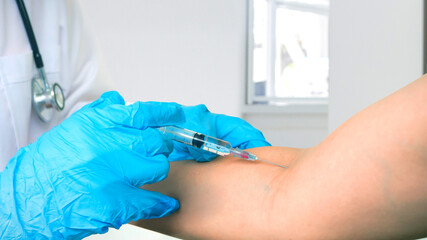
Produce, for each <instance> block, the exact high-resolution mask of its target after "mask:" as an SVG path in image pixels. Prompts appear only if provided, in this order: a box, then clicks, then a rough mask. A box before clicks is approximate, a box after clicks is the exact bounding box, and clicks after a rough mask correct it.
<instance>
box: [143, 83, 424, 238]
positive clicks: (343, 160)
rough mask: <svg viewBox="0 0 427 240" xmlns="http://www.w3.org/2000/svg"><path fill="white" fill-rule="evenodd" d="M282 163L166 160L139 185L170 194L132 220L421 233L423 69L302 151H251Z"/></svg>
mask: <svg viewBox="0 0 427 240" xmlns="http://www.w3.org/2000/svg"><path fill="white" fill-rule="evenodd" d="M250 151H252V152H253V153H255V154H257V155H258V156H259V157H260V158H265V159H266V160H269V161H273V162H277V163H280V164H285V165H289V168H288V169H283V168H279V167H277V166H273V165H269V164H265V163H252V162H246V161H244V160H239V159H235V158H232V157H224V158H218V159H216V160H214V161H213V162H210V163H196V162H194V161H181V162H174V163H171V172H170V175H169V177H168V178H167V179H166V180H165V181H163V182H161V183H157V184H153V185H151V186H147V188H149V189H150V190H155V191H160V192H162V193H165V194H168V195H170V196H173V197H175V198H177V199H179V201H180V203H181V209H180V210H179V211H178V212H177V213H176V214H173V215H171V216H169V217H166V218H162V219H154V220H141V221H139V222H137V223H136V224H137V225H139V226H142V227H144V228H149V229H153V230H155V231H160V232H163V233H166V234H170V235H174V236H178V237H181V238H185V239H189V238H190V239H191V238H196V239H411V238H419V237H423V236H427V76H423V77H422V78H420V79H418V80H416V81H414V82H413V83H411V84H410V85H408V86H406V87H405V88H402V89H401V90H399V91H397V92H395V93H394V94H392V95H390V96H388V97H387V98H385V99H383V100H381V101H379V102H377V103H375V104H373V105H371V106H369V107H368V108H366V109H365V110H363V111H361V112H360V113H358V114H356V115H355V116H353V117H352V118H351V119H349V120H348V121H347V122H346V123H344V124H343V125H342V126H340V127H339V128H338V129H337V130H335V131H334V132H333V133H332V134H331V135H330V136H329V137H328V138H326V139H325V140H324V141H323V142H322V143H320V144H319V145H317V146H315V147H312V148H308V149H293V148H282V147H265V148H257V149H251V150H250Z"/></svg>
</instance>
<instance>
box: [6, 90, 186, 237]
mask: <svg viewBox="0 0 427 240" xmlns="http://www.w3.org/2000/svg"><path fill="white" fill-rule="evenodd" d="M184 120H185V117H184V114H183V111H182V108H181V107H180V106H179V105H177V104H172V103H170V104H167V103H154V102H151V103H141V102H137V103H135V104H132V105H130V106H125V105H124V100H123V98H122V97H121V96H120V95H119V94H118V93H117V92H108V93H105V94H103V95H102V96H101V97H100V98H99V99H98V100H97V101H95V102H93V103H91V104H88V105H86V106H85V107H83V108H82V109H81V110H79V111H78V112H76V113H74V114H73V115H72V116H71V117H70V118H68V119H66V120H65V121H64V122H63V123H62V124H60V125H59V126H57V127H55V128H53V129H52V130H51V131H49V132H47V133H45V134H44V135H42V136H41V137H40V138H39V139H37V141H36V142H34V143H32V144H30V145H28V146H27V147H24V148H22V149H20V150H19V151H18V152H17V153H16V155H15V156H14V157H13V158H12V159H11V160H10V161H9V163H8V165H7V166H6V169H5V170H4V171H3V172H2V173H1V175H0V239H46V238H49V239H64V238H65V239H70V238H71V239H80V238H83V237H86V236H88V235H91V234H94V233H105V232H107V231H108V228H109V227H114V228H119V227H120V226H121V225H122V224H125V223H128V222H129V221H131V220H137V219H146V218H158V217H162V216H166V215H169V214H170V213H172V212H174V211H175V210H177V209H178V208H179V203H178V201H176V200H175V199H173V198H170V197H168V196H165V195H162V194H160V193H157V192H150V191H146V190H143V189H139V188H138V187H140V186H142V185H143V184H149V183H153V182H157V181H160V180H162V179H164V178H165V177H166V176H167V174H168V171H169V161H168V160H167V155H168V153H169V152H170V149H168V147H167V146H166V145H165V142H164V141H163V139H162V135H161V134H160V133H159V132H158V131H157V130H155V129H152V128H148V127H150V126H162V125H171V124H178V123H181V122H183V121H184Z"/></svg>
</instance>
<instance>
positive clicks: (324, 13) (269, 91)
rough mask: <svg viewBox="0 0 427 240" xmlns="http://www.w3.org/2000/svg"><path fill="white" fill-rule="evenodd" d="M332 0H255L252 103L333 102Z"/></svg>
mask: <svg viewBox="0 0 427 240" xmlns="http://www.w3.org/2000/svg"><path fill="white" fill-rule="evenodd" d="M328 11H329V0H250V1H249V24H248V26H249V31H248V34H249V36H248V39H249V42H248V47H249V49H248V59H249V61H248V104H270V105H283V104H289V103H307V104H310V103H324V104H326V103H327V100H328V77H329V76H328V73H329V59H328Z"/></svg>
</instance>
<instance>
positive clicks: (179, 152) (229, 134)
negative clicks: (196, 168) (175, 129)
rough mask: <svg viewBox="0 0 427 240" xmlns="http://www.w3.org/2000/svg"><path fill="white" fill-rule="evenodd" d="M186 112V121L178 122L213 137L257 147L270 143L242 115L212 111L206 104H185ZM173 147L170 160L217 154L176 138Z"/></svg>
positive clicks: (213, 156) (236, 145) (203, 159)
mask: <svg viewBox="0 0 427 240" xmlns="http://www.w3.org/2000/svg"><path fill="white" fill-rule="evenodd" d="M182 108H183V109H184V112H185V119H186V121H185V123H183V124H178V125H177V126H179V127H182V128H187V129H189V130H192V131H195V132H199V133H203V134H205V135H209V136H211V137H215V138H219V139H222V140H225V141H227V142H229V143H230V144H231V146H232V147H238V148H240V149H248V148H254V147H263V146H271V144H270V143H268V142H267V141H266V140H265V138H264V135H263V134H262V133H261V131H259V130H258V129H256V128H254V127H252V126H251V125H250V124H249V123H248V122H246V121H245V120H243V119H241V118H237V117H231V116H227V115H223V114H214V113H211V112H210V111H209V110H208V109H207V108H206V106H205V105H197V106H191V107H184V106H183V107H182ZM173 143H174V150H173V152H172V153H171V154H170V155H169V161H178V160H186V159H195V160H196V161H210V160H212V159H214V158H215V157H217V156H218V155H216V154H214V153H210V152H207V151H203V150H200V149H197V148H194V147H192V146H188V145H185V144H183V143H179V142H175V141H173Z"/></svg>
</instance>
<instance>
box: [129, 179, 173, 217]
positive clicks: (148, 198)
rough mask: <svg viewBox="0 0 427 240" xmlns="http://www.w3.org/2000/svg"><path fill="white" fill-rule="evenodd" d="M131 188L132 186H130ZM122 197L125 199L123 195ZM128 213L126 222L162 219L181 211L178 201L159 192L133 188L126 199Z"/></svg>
mask: <svg viewBox="0 0 427 240" xmlns="http://www.w3.org/2000/svg"><path fill="white" fill-rule="evenodd" d="M129 187H131V186H129ZM122 197H124V196H123V195H122ZM126 199H127V201H128V203H127V205H128V206H127V207H126V208H125V209H127V211H128V212H126V213H125V216H124V218H125V221H124V222H123V223H128V222H130V221H136V220H139V219H150V218H161V217H165V216H168V215H170V214H172V213H174V212H175V211H176V210H178V209H179V206H180V205H179V202H178V200H176V199H174V198H171V197H169V196H166V195H163V194H161V193H159V192H152V191H148V190H145V189H140V188H134V187H132V190H131V193H130V194H129V195H128V196H127V197H126Z"/></svg>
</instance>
